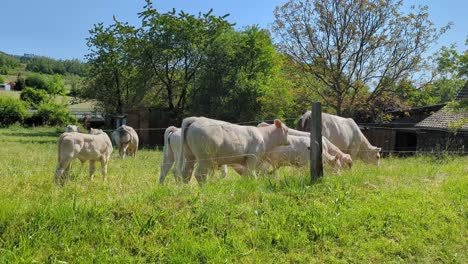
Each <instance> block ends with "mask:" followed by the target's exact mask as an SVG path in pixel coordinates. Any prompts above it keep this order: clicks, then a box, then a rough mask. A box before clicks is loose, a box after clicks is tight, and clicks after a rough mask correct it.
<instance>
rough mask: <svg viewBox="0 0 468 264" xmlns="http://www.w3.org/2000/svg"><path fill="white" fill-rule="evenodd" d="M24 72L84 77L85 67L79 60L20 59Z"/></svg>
mask: <svg viewBox="0 0 468 264" xmlns="http://www.w3.org/2000/svg"><path fill="white" fill-rule="evenodd" d="M22 60H23V61H24V62H25V63H26V70H28V71H32V72H38V73H44V74H61V75H64V74H75V75H79V76H84V75H85V74H86V70H87V69H86V65H85V64H84V63H82V62H80V61H79V60H76V59H74V60H55V59H52V58H47V57H43V56H34V55H33V56H27V57H22Z"/></svg>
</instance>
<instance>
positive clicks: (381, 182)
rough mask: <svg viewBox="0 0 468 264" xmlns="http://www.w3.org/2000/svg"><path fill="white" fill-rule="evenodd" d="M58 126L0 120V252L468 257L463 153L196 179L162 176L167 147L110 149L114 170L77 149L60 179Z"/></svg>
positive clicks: (312, 258)
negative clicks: (92, 167)
mask: <svg viewBox="0 0 468 264" xmlns="http://www.w3.org/2000/svg"><path fill="white" fill-rule="evenodd" d="M62 129H63V128H62ZM62 131H63V130H60V131H58V130H56V129H51V128H29V129H22V128H13V129H8V130H6V129H4V130H0V141H1V142H2V149H3V150H4V151H0V172H1V173H2V177H0V188H1V189H2V191H1V192H0V212H1V214H0V230H1V233H0V236H1V244H0V248H1V251H2V254H0V262H1V263H12V262H13V263H14V262H18V261H19V260H20V261H21V262H26V263H32V262H40V263H43V262H69V263H82V262H96V263H200V262H202V263H223V262H227V263H335V262H349V263H390V262H404V263H421V262H424V263H435V262H444V263H466V262H467V260H468V255H467V252H466V248H467V246H468V244H467V243H468V241H467V240H466V237H467V236H468V234H467V232H468V226H467V224H468V223H467V221H466V207H467V204H466V197H467V188H468V186H467V180H466V164H467V162H468V160H467V157H466V156H461V157H456V156H448V157H446V158H444V159H443V160H436V159H434V158H432V157H412V158H406V159H397V158H385V159H383V160H382V162H381V166H380V167H374V166H368V165H366V164H362V163H360V162H356V163H355V165H354V166H353V168H352V170H350V171H343V172H342V175H334V174H332V173H330V172H327V171H326V175H325V177H323V179H322V180H320V181H318V182H316V183H314V184H308V182H309V176H308V175H307V173H306V172H305V171H303V170H294V169H281V170H280V171H279V175H277V176H275V175H271V176H269V177H263V178H260V179H258V180H254V179H246V178H243V177H241V176H238V175H237V174H235V173H234V172H232V170H231V171H230V173H229V175H228V177H226V178H224V179H219V178H213V179H211V180H210V181H209V182H208V183H207V184H206V185H205V186H203V187H199V186H197V185H196V183H194V182H191V184H188V185H177V184H175V183H174V180H173V179H172V178H169V177H168V182H167V183H166V184H165V185H159V184H157V181H156V180H155V175H157V174H158V166H155V164H159V163H160V162H161V160H162V153H161V152H160V151H155V150H148V149H143V150H141V151H140V152H139V153H138V157H137V158H136V159H127V160H120V159H119V158H118V154H117V153H116V152H115V151H114V154H113V156H112V161H111V162H110V164H109V180H108V182H106V183H104V182H103V181H102V177H95V179H94V181H90V180H89V178H88V177H87V166H88V164H85V166H81V164H80V162H79V161H74V162H73V163H72V165H71V174H70V177H71V181H70V182H67V183H66V185H65V186H64V187H63V188H59V187H57V186H55V185H54V184H53V171H54V170H53V168H55V166H56V162H57V160H56V159H57V140H58V136H59V135H60V133H61V132H62ZM97 173H98V174H97V175H96V176H100V175H99V172H97Z"/></svg>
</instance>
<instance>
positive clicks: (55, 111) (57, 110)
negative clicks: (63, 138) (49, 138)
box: [28, 102, 78, 126]
mask: <svg viewBox="0 0 468 264" xmlns="http://www.w3.org/2000/svg"><path fill="white" fill-rule="evenodd" d="M77 121H78V120H77V119H76V117H74V116H72V115H71V114H70V112H69V111H68V109H67V108H66V107H65V106H64V105H62V104H58V103H52V102H50V103H42V104H40V105H39V107H38V109H37V112H36V113H34V114H33V116H32V117H31V120H30V121H29V122H28V123H32V124H34V125H49V126H65V125H68V124H75V123H76V122H77Z"/></svg>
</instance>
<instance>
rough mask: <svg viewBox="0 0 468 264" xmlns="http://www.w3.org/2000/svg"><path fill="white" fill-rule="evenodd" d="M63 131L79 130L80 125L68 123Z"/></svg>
mask: <svg viewBox="0 0 468 264" xmlns="http://www.w3.org/2000/svg"><path fill="white" fill-rule="evenodd" d="M65 132H80V127H79V126H75V125H68V126H67V127H66V128H65Z"/></svg>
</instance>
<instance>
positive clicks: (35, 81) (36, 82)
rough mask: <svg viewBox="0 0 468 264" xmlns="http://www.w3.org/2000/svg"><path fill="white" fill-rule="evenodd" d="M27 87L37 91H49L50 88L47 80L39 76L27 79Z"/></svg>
mask: <svg viewBox="0 0 468 264" xmlns="http://www.w3.org/2000/svg"><path fill="white" fill-rule="evenodd" d="M25 81H26V86H29V87H34V88H37V89H42V90H46V91H47V90H48V89H49V86H48V84H47V80H46V79H45V78H44V77H43V76H41V75H39V74H31V75H29V76H28V77H26V80H25Z"/></svg>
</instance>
